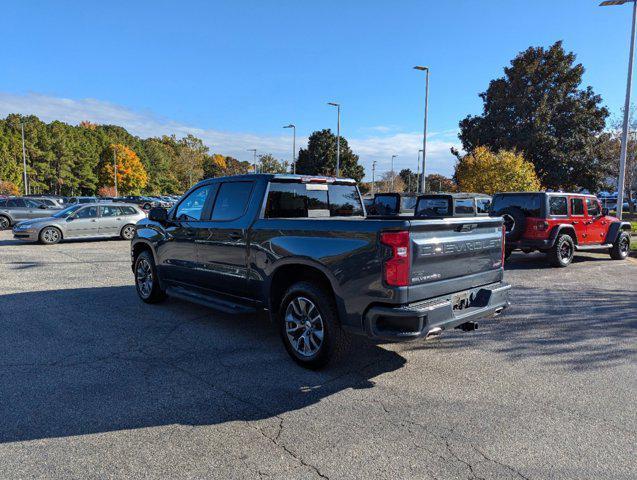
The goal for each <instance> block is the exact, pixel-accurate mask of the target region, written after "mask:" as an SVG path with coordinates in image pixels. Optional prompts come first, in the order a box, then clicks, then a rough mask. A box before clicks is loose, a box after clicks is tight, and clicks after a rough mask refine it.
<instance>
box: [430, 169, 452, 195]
mask: <svg viewBox="0 0 637 480" xmlns="http://www.w3.org/2000/svg"><path fill="white" fill-rule="evenodd" d="M425 189H426V191H427V192H428V193H429V192H455V191H456V190H457V185H456V184H455V182H454V181H453V180H452V179H451V178H447V177H445V176H444V175H440V174H439V173H430V174H429V175H427V178H426V179H425Z"/></svg>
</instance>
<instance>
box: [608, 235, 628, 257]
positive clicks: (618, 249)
mask: <svg viewBox="0 0 637 480" xmlns="http://www.w3.org/2000/svg"><path fill="white" fill-rule="evenodd" d="M629 253H630V236H629V235H628V233H627V232H622V233H620V234H619V237H617V240H616V241H615V243H613V247H612V248H611V249H610V258H612V259H613V260H624V259H625V258H626V257H627V256H628V254H629Z"/></svg>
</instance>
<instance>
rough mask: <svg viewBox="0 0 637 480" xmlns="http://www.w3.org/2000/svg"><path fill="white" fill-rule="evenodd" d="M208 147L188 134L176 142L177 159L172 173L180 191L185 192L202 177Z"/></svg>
mask: <svg viewBox="0 0 637 480" xmlns="http://www.w3.org/2000/svg"><path fill="white" fill-rule="evenodd" d="M207 153H208V147H206V146H205V145H204V144H203V141H202V140H201V139H199V138H197V137H195V136H194V135H190V134H188V135H187V136H186V137H184V138H182V139H180V140H179V141H178V142H177V158H176V159H175V161H174V162H173V169H174V170H173V171H174V172H175V175H176V177H177V182H178V184H179V186H180V190H181V191H182V192H183V191H186V190H188V189H189V188H190V187H191V186H192V185H193V184H195V183H196V182H198V181H199V180H201V178H202V177H203V163H204V158H205V156H206V154H207Z"/></svg>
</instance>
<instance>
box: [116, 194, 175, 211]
mask: <svg viewBox="0 0 637 480" xmlns="http://www.w3.org/2000/svg"><path fill="white" fill-rule="evenodd" d="M122 201H124V202H128V203H133V204H135V205H138V206H140V207H141V208H143V209H144V210H150V209H151V208H155V207H164V208H170V205H169V204H168V203H167V202H164V201H162V200H160V199H158V198H154V197H148V196H143V195H129V196H127V197H122Z"/></svg>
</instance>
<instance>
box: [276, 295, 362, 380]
mask: <svg viewBox="0 0 637 480" xmlns="http://www.w3.org/2000/svg"><path fill="white" fill-rule="evenodd" d="M279 329H280V334H281V339H282V340H283V344H284V345H285V349H286V350H287V352H288V353H289V354H290V356H291V357H292V359H293V360H294V361H295V362H296V363H298V364H299V365H301V366H303V367H305V368H310V369H318V368H321V367H324V366H325V365H327V364H328V363H329V362H334V361H336V360H338V359H339V358H340V357H341V356H342V355H343V354H344V353H345V352H346V351H347V349H348V347H349V344H350V338H349V335H348V334H347V332H345V331H344V330H343V329H342V328H341V326H340V324H339V322H338V316H337V314H336V306H335V305H334V300H333V299H332V298H331V297H330V295H329V294H328V293H327V292H325V291H324V290H323V289H322V288H320V287H318V286H316V285H314V284H313V283H309V282H298V283H295V284H294V285H292V286H291V287H290V288H289V289H288V290H287V292H286V293H285V295H284V296H283V301H282V302H281V305H280V308H279Z"/></svg>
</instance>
